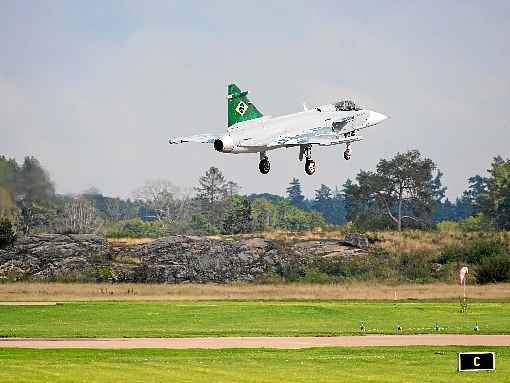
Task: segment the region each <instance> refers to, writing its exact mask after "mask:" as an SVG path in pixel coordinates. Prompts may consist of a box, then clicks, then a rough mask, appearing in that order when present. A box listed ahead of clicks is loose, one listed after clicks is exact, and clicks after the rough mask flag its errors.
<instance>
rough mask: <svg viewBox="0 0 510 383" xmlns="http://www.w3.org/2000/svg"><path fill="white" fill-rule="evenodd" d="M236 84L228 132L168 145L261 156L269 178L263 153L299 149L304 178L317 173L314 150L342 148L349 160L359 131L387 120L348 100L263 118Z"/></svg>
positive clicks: (230, 94)
mask: <svg viewBox="0 0 510 383" xmlns="http://www.w3.org/2000/svg"><path fill="white" fill-rule="evenodd" d="M247 95H248V92H247V91H244V92H242V91H241V90H240V89H239V88H238V87H237V86H236V85H235V84H230V85H229V86H228V95H227V104H228V127H227V131H226V133H224V134H219V135H218V134H198V135H194V136H187V137H174V138H171V139H170V141H169V142H170V144H180V143H183V142H198V143H203V144H212V145H213V147H214V149H215V150H217V151H218V152H221V153H232V154H239V153H260V162H259V170H260V172H261V173H262V174H267V173H269V170H270V168H271V164H270V162H269V157H268V155H267V152H268V151H270V150H273V149H279V148H289V147H298V148H299V156H298V158H299V161H303V157H304V158H305V159H306V161H305V172H306V174H308V175H312V174H314V173H315V170H316V165H315V162H314V160H312V145H318V146H332V145H339V144H345V146H346V148H345V151H344V153H343V155H344V158H345V159H346V160H349V159H351V156H352V146H351V144H352V143H353V142H356V141H361V140H362V139H363V138H362V137H361V136H360V135H359V134H358V132H359V131H360V130H362V129H365V128H368V127H369V126H374V125H377V124H379V123H381V122H382V121H384V120H386V119H387V118H388V117H387V116H385V115H384V114H382V113H378V112H374V111H372V110H368V109H365V108H362V107H359V106H358V105H356V104H355V103H354V102H353V101H351V100H342V101H338V102H335V103H332V104H327V105H322V106H319V107H315V108H310V109H309V108H307V107H306V105H304V106H303V107H304V110H303V111H302V112H298V113H293V114H288V115H284V116H279V117H271V116H263V115H262V113H260V111H259V110H258V109H257V107H256V106H255V105H254V104H253V103H252V102H251V101H250V100H249V99H248V97H247Z"/></svg>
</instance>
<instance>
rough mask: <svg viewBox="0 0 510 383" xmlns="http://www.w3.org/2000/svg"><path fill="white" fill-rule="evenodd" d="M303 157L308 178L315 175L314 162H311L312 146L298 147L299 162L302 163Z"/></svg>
mask: <svg viewBox="0 0 510 383" xmlns="http://www.w3.org/2000/svg"><path fill="white" fill-rule="evenodd" d="M303 157H306V162H305V172H306V174H308V175H309V176H311V175H312V174H314V173H315V169H316V167H315V161H314V160H312V145H300V146H299V161H303Z"/></svg>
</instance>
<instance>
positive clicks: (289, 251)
mask: <svg viewBox="0 0 510 383" xmlns="http://www.w3.org/2000/svg"><path fill="white" fill-rule="evenodd" d="M355 246H356V244H351V243H349V244H346V243H344V242H343V241H333V240H321V241H297V242H292V243H291V242H278V241H270V240H265V239H262V238H252V239H241V240H219V239H210V238H207V237H193V236H171V237H166V238H161V239H158V240H155V241H153V242H151V243H148V244H144V245H134V246H119V245H117V246H112V245H110V244H109V243H108V242H107V241H106V240H105V239H104V238H103V237H101V236H97V235H58V234H46V235H34V236H28V237H24V238H21V239H20V240H18V241H17V242H16V243H15V245H14V246H13V247H11V248H8V249H3V250H0V278H3V279H8V280H21V279H35V280H82V281H105V280H108V281H112V282H121V281H139V282H168V283H180V282H230V281H252V280H254V279H256V278H257V277H259V276H262V275H264V274H266V273H271V272H273V273H282V271H284V270H286V269H289V267H293V266H299V267H302V266H306V265H307V264H310V263H312V262H314V261H315V260H317V259H320V258H324V257H342V258H349V257H353V256H360V255H361V256H362V255H364V254H366V250H365V249H360V248H359V247H355ZM367 246H368V245H367Z"/></svg>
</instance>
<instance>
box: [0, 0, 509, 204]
mask: <svg viewBox="0 0 510 383" xmlns="http://www.w3.org/2000/svg"><path fill="white" fill-rule="evenodd" d="M275 3H277V4H275ZM509 18H510V2H508V1H502V2H498V1H487V2H482V1H480V2H475V1H461V0H458V1H438V2H434V1H389V2H383V1H353V2H338V1H295V0H294V1H279V2H269V1H268V2H264V1H260V2H259V1H257V2H251V1H246V2H239V1H236V2H234V1H232V2H213V1H210V2H207V3H206V2H193V1H186V2H182V1H181V2H170V1H150V2H141V1H57V0H54V1H8V0H0V154H5V155H7V156H11V157H15V158H17V159H18V160H19V161H21V160H22V159H23V156H25V155H27V154H31V155H35V156H36V157H37V158H39V159H40V161H41V162H42V163H43V165H44V166H45V167H46V168H47V169H49V170H50V172H51V175H52V177H53V179H54V180H55V181H56V183H57V189H58V191H60V192H80V191H82V190H84V189H86V188H88V187H90V186H96V187H98V188H99V189H100V190H101V191H103V192H104V193H106V194H111V195H121V196H128V195H129V193H130V192H131V191H132V190H133V189H135V188H136V187H137V186H139V185H140V184H142V183H143V181H144V180H146V179H151V178H163V179H169V180H171V181H172V182H174V183H175V184H177V185H181V186H185V187H191V186H194V185H195V184H196V183H197V180H198V177H199V176H200V175H202V174H203V173H204V172H205V170H206V169H207V168H208V167H209V166H217V167H219V168H220V169H221V170H222V171H223V172H224V174H225V175H226V177H227V178H229V179H233V180H235V181H236V182H238V183H239V184H240V185H241V186H242V187H243V189H242V190H243V192H245V193H255V192H272V193H277V194H283V193H284V192H285V188H286V187H287V185H288V182H289V181H290V179H291V178H292V177H298V178H299V179H300V180H301V182H302V185H303V188H304V191H305V192H306V194H307V195H308V196H312V194H313V190H314V189H316V188H318V187H319V186H320V184H321V183H324V184H327V185H329V186H331V187H334V186H336V185H338V186H341V185H342V184H343V183H344V182H345V180H346V179H347V178H348V177H352V176H354V175H355V174H356V173H357V172H358V171H359V170H360V169H369V168H374V167H375V165H376V163H377V161H378V160H379V159H380V158H383V157H390V156H392V155H394V154H395V153H396V152H399V151H400V152H402V151H406V150H407V149H414V148H417V149H419V150H420V151H421V152H422V153H423V154H424V155H426V156H429V157H430V158H432V159H433V160H434V161H435V162H436V163H437V164H438V166H439V167H440V169H441V170H442V171H443V172H444V173H445V177H444V179H443V181H444V183H445V184H446V186H448V189H449V190H448V195H449V196H450V197H453V198H454V197H455V196H457V195H458V194H460V193H461V192H462V191H463V190H464V189H465V188H466V184H467V182H466V179H467V178H468V177H470V176H472V175H474V174H476V173H483V172H484V171H485V169H486V168H487V167H488V166H489V163H490V161H491V159H492V157H494V156H495V155H497V154H499V155H502V156H504V157H508V156H510V145H509V142H510V124H509V117H508V110H509V107H508V103H509V102H510V97H509V96H510V71H509V69H508V68H510V53H509V52H510V51H509V49H508V41H509V38H510V23H509V22H508V20H509ZM230 82H235V83H237V84H238V85H239V86H240V87H241V88H242V89H248V90H250V94H251V99H252V101H253V102H254V103H255V104H256V105H257V107H258V108H259V109H260V110H261V111H262V112H263V113H264V114H269V115H279V114H285V113H291V112H294V111H298V110H300V109H301V108H302V103H303V101H306V102H307V104H309V105H316V104H325V103H328V102H331V101H334V100H336V99H339V98H346V97H352V98H354V99H355V100H357V101H358V102H359V103H361V104H363V105H365V106H367V107H369V108H370V109H373V110H377V111H380V112H382V113H385V114H388V115H390V116H391V119H390V120H388V121H386V122H384V123H383V124H382V125H380V126H377V127H375V128H372V129H368V130H366V131H364V134H363V135H364V136H365V138H366V140H365V141H364V142H362V143H358V144H354V145H353V159H352V160H351V161H348V162H347V161H345V160H343V157H342V151H343V150H344V148H343V146H338V147H331V148H314V151H313V157H314V159H315V160H316V162H317V166H318V170H317V173H316V174H315V175H314V176H312V177H310V176H307V175H305V173H304V169H303V164H302V163H299V161H298V159H297V155H298V150H297V149H287V150H285V149H283V150H278V151H273V152H270V159H271V172H270V174H269V175H266V176H264V175H261V174H260V173H259V171H258V155H255V154H251V155H227V154H221V153H218V152H215V151H214V149H213V148H212V146H211V147H209V146H205V145H199V144H196V145H193V144H188V145H180V146H170V145H168V138H169V137H170V136H174V135H188V134H196V133H202V132H218V133H221V132H223V131H224V130H225V127H226V117H227V109H226V99H225V96H226V87H227V84H228V83H230Z"/></svg>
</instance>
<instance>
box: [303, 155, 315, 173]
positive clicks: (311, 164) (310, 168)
mask: <svg viewBox="0 0 510 383" xmlns="http://www.w3.org/2000/svg"><path fill="white" fill-rule="evenodd" d="M305 172H306V174H308V175H309V176H311V175H312V174H314V173H315V161H314V160H310V159H307V160H306V163H305Z"/></svg>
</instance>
